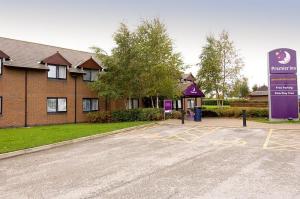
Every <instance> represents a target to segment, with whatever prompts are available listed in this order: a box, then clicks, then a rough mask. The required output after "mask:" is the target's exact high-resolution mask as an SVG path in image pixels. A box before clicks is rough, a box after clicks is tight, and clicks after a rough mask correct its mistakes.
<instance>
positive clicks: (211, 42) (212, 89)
mask: <svg viewBox="0 0 300 199" xmlns="http://www.w3.org/2000/svg"><path fill="white" fill-rule="evenodd" d="M206 40H207V44H206V46H204V47H203V49H202V54H201V55H200V70H199V71H198V74H197V79H198V80H199V81H198V84H199V87H200V88H201V89H202V90H204V92H205V94H212V93H213V94H214V95H215V96H216V98H217V99H219V98H220V92H221V88H222V87H221V86H222V85H221V80H222V68H221V66H220V62H221V56H220V52H219V51H218V48H217V40H216V39H215V38H214V37H213V36H209V37H207V39H206ZM218 103H219V101H218ZM218 105H219V104H218Z"/></svg>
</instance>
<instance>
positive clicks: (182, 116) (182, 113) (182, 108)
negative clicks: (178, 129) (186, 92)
mask: <svg viewBox="0 0 300 199" xmlns="http://www.w3.org/2000/svg"><path fill="white" fill-rule="evenodd" d="M183 99H184V98H183V97H181V124H184V107H183V105H184V103H183Z"/></svg>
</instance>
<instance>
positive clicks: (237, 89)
mask: <svg viewBox="0 0 300 199" xmlns="http://www.w3.org/2000/svg"><path fill="white" fill-rule="evenodd" d="M249 93H250V89H249V86H248V79H247V78H245V77H244V78H242V79H239V80H237V81H236V82H235V83H234V86H233V89H232V91H231V93H230V96H231V97H240V98H245V97H247V96H248V95H249Z"/></svg>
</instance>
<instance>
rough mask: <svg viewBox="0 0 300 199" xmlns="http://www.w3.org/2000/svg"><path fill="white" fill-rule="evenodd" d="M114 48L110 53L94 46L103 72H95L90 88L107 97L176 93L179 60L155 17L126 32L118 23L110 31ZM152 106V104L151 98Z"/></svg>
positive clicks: (162, 26) (178, 55)
mask: <svg viewBox="0 0 300 199" xmlns="http://www.w3.org/2000/svg"><path fill="white" fill-rule="evenodd" d="M114 41H115V43H116V47H115V48H114V49H113V50H112V52H111V55H107V53H105V52H104V51H103V50H101V49H100V48H97V47H94V48H93V50H94V51H95V52H96V54H97V56H98V57H99V59H100V60H101V61H102V62H103V64H104V65H105V66H106V72H104V73H102V74H101V75H99V80H98V81H96V82H95V83H93V84H92V85H91V86H92V89H93V90H95V91H97V92H98V93H99V95H100V96H105V97H107V98H109V99H127V98H129V99H130V98H132V97H135V98H141V97H151V99H152V97H153V96H155V97H156V98H157V100H156V101H157V104H156V106H157V107H158V96H164V97H174V96H176V95H178V94H179V90H178V80H179V78H180V69H181V66H182V60H181V57H180V54H178V53H175V52H174V49H173V42H172V40H171V39H170V37H169V35H168V34H167V31H166V28H165V26H164V25H163V24H162V23H161V22H160V21H159V19H154V20H150V21H148V20H145V21H143V22H142V24H141V25H139V26H138V28H137V30H136V31H134V32H130V31H129V29H128V27H127V26H126V25H125V24H121V27H120V28H119V30H118V31H117V32H116V33H115V34H114ZM152 105H153V107H154V103H153V99H152Z"/></svg>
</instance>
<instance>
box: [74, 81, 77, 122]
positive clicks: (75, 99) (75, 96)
mask: <svg viewBox="0 0 300 199" xmlns="http://www.w3.org/2000/svg"><path fill="white" fill-rule="evenodd" d="M74 80H75V88H74V103H75V118H74V123H75V124H76V123H77V76H74Z"/></svg>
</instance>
